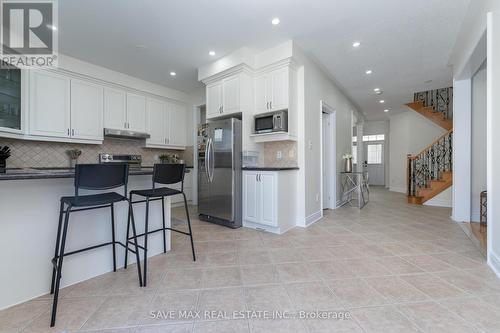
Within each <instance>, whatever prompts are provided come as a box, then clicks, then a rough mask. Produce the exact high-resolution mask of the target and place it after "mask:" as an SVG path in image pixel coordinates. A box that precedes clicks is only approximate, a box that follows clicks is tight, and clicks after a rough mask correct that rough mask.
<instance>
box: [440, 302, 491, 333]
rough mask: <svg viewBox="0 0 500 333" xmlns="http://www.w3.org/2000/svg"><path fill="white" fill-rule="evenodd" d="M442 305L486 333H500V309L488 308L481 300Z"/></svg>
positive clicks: (444, 303)
mask: <svg viewBox="0 0 500 333" xmlns="http://www.w3.org/2000/svg"><path fill="white" fill-rule="evenodd" d="M440 304H442V305H443V306H445V307H446V308H448V309H449V310H451V311H452V312H454V313H455V314H457V315H458V316H460V317H461V318H462V319H464V320H465V321H467V322H468V323H470V324H473V325H475V326H477V327H479V328H480V329H482V330H483V331H485V332H488V333H490V332H492V333H493V332H500V317H499V316H498V313H499V312H498V309H496V308H493V307H489V306H487V305H486V303H484V302H483V301H481V299H479V298H467V299H457V300H445V301H441V302H440Z"/></svg>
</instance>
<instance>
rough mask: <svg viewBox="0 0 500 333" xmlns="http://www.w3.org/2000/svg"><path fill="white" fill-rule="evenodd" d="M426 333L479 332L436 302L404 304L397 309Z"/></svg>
mask: <svg viewBox="0 0 500 333" xmlns="http://www.w3.org/2000/svg"><path fill="white" fill-rule="evenodd" d="M397 308H398V309H399V310H400V311H401V312H402V313H403V314H404V315H405V316H406V317H407V318H409V319H410V320H412V321H413V322H414V323H415V324H417V326H418V327H419V328H421V329H422V330H423V331H424V332H429V333H473V332H479V330H477V329H476V328H474V327H473V326H472V325H470V324H467V323H466V322H465V321H464V320H462V319H461V318H460V317H458V316H457V315H455V314H454V313H452V312H450V311H449V310H447V309H445V308H444V307H443V306H441V305H439V304H437V303H434V302H424V303H415V304H404V305H399V306H398V307H397Z"/></svg>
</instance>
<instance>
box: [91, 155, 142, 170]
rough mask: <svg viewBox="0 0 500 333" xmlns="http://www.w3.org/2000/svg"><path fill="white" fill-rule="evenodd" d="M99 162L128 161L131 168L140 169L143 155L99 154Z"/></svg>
mask: <svg viewBox="0 0 500 333" xmlns="http://www.w3.org/2000/svg"><path fill="white" fill-rule="evenodd" d="M99 163H127V164H128V165H129V166H130V168H134V169H140V168H141V164H142V156H141V155H117V154H99Z"/></svg>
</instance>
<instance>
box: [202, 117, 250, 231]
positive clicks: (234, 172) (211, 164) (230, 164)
mask: <svg viewBox="0 0 500 333" xmlns="http://www.w3.org/2000/svg"><path fill="white" fill-rule="evenodd" d="M241 200H242V198H241V120H238V119H236V118H229V119H223V120H216V121H212V122H209V123H207V124H203V125H201V126H200V128H199V129H198V213H199V216H200V220H203V221H207V222H213V223H217V224H221V225H224V226H227V227H230V228H239V227H241V215H242V208H241V204H242V202H241Z"/></svg>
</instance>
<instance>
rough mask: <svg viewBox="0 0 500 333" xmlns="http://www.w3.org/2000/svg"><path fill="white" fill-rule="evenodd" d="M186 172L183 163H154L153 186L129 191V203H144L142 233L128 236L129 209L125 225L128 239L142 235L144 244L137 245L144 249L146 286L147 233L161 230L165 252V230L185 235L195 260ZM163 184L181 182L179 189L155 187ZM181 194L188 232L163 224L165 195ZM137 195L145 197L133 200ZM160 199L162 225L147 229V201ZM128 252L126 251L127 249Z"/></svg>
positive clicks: (131, 215)
mask: <svg viewBox="0 0 500 333" xmlns="http://www.w3.org/2000/svg"><path fill="white" fill-rule="evenodd" d="M185 174H186V166H185V165H184V164H155V165H154V168H153V188H152V189H149V190H134V191H130V204H131V205H132V204H134V203H141V202H145V203H146V217H145V220H144V224H145V226H144V233H142V234H139V235H133V237H130V238H129V228H130V220H132V228H134V212H133V209H132V210H131V214H130V217H131V219H130V218H129V224H128V225H127V239H128V241H130V240H131V239H134V238H135V237H142V236H144V246H139V248H141V249H142V250H144V278H143V286H144V287H145V286H146V281H147V279H146V277H147V269H148V253H147V252H148V235H149V234H152V233H155V232H158V231H162V232H163V252H164V253H166V252H167V243H166V235H165V232H166V230H171V231H175V232H178V233H181V234H184V235H187V236H189V237H190V238H191V251H192V252H193V261H196V255H195V253H194V243H193V233H192V231H191V220H190V218H189V210H188V205H187V199H186V194H185V193H184V175H185ZM156 183H159V184H164V185H172V184H177V183H181V190H180V191H179V190H175V189H172V188H169V187H160V188H156V187H155V184H156ZM178 194H182V196H183V197H184V207H185V209H186V217H187V223H188V228H189V232H184V231H181V230H177V229H173V228H168V227H166V226H165V200H164V199H165V197H170V196H173V195H178ZM133 195H138V196H141V197H144V198H146V199H145V200H139V201H133V199H132V196H133ZM156 200H161V208H162V219H163V227H162V228H159V229H156V230H149V229H148V223H149V220H148V219H149V203H150V202H151V201H156ZM127 252H128V251H127ZM125 268H127V253H126V254H125Z"/></svg>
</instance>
